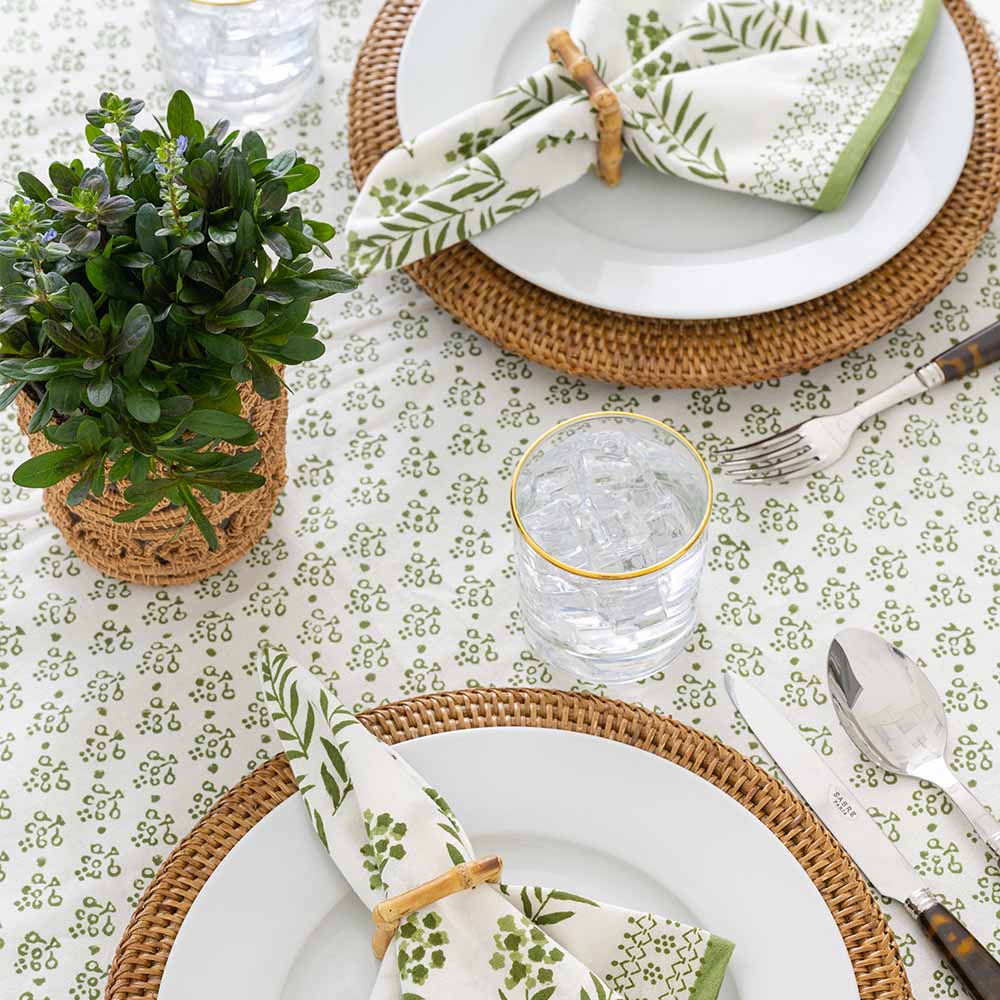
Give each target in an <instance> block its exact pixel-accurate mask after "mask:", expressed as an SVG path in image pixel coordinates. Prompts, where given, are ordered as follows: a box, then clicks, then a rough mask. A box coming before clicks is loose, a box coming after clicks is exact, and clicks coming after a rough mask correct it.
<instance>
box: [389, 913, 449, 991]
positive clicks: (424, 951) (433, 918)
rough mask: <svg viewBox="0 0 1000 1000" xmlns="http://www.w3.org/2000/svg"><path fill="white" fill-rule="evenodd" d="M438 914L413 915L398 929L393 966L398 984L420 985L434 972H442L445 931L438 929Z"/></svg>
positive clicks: (446, 938) (446, 934)
mask: <svg viewBox="0 0 1000 1000" xmlns="http://www.w3.org/2000/svg"><path fill="white" fill-rule="evenodd" d="M442 922H443V921H442V919H441V916H440V914H438V913H435V912H434V911H433V910H432V911H430V912H429V913H413V914H411V915H410V916H409V917H407V918H406V920H405V921H403V923H402V924H400V926H399V930H398V931H397V934H398V936H399V943H398V945H397V946H396V964H397V966H398V968H399V978H400V980H401V981H402V982H412V983H414V984H416V985H417V986H423V985H424V983H426V982H427V977H428V976H429V975H430V974H431V972H432V971H434V970H436V969H443V968H444V963H445V957H446V956H445V948H444V946H445V945H446V944H448V933H447V931H443V930H441V924H442Z"/></svg>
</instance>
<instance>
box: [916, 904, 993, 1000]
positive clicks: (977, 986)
mask: <svg viewBox="0 0 1000 1000" xmlns="http://www.w3.org/2000/svg"><path fill="white" fill-rule="evenodd" d="M917 919H918V920H919V921H920V926H921V927H923V929H924V933H925V934H926V935H927V936H928V937H929V938H930V939H931V940H932V941H933V942H934V944H935V945H936V946H937V948H938V950H939V951H940V952H941V954H942V955H944V957H945V958H946V959H947V960H948V962H949V964H950V965H951V967H952V968H953V969H954V970H955V972H956V973H957V974H958V977H959V979H961V980H962V982H963V983H964V984H965V988H966V989H967V990H968V991H969V995H970V996H971V997H973V998H974V1000H1000V962H997V960H996V959H995V958H994V957H993V956H992V955H991V954H990V953H989V952H988V951H987V950H986V949H985V948H984V947H983V945H981V944H980V943H979V941H977V940H976V938H975V937H973V936H972V934H970V933H969V931H968V930H967V929H966V928H965V926H964V925H963V924H962V923H961V922H960V921H959V920H958V919H957V918H956V917H955V915H954V914H953V913H952V912H951V911H950V910H949V909H948V908H947V907H946V906H944V905H943V904H942V903H937V902H935V903H932V904H931V905H930V906H928V907H927V908H926V909H925V910H922V911H921V912H920V913H919V914H918V916H917Z"/></svg>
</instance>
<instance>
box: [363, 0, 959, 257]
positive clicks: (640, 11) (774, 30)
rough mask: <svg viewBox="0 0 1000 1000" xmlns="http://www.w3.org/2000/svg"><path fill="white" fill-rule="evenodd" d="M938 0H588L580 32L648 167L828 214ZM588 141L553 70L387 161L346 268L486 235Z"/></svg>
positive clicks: (556, 177) (588, 117) (567, 84)
mask: <svg viewBox="0 0 1000 1000" xmlns="http://www.w3.org/2000/svg"><path fill="white" fill-rule="evenodd" d="M939 2H940V0H877V2H875V0H798V2H787V0H579V3H578V4H577V6H576V10H575V13H574V15H573V21H572V25H571V27H570V34H571V35H572V36H573V38H574V40H576V41H577V43H578V44H579V45H580V47H581V49H583V51H584V52H585V53H586V54H587V55H588V56H589V57H590V59H591V61H592V62H593V63H594V65H595V67H596V69H597V72H598V74H599V75H600V76H601V77H602V78H603V79H604V81H605V83H607V84H608V85H609V86H610V87H612V89H613V90H614V91H615V92H616V93H617V94H618V98H619V101H620V102H621V106H622V115H623V119H624V133H623V141H624V146H625V148H626V149H627V150H628V151H629V152H630V153H632V154H633V155H634V156H635V158H636V159H637V160H639V162H640V163H643V164H644V165H645V166H647V167H650V168H652V169H654V170H658V171H660V172H661V173H664V174H670V175H672V176H675V177H680V178H683V179H685V180H688V181H693V182H694V183H696V184H705V185H708V186H709V187H716V188H723V189H726V190H730V191H741V192H744V193H746V194H751V195H757V196H760V197H763V198H773V199H776V200H778V201H784V202H791V203H793V204H796V205H804V206H807V207H811V208H814V209H818V210H823V211H825V210H830V209H834V208H836V207H837V206H838V205H840V204H841V202H842V201H843V200H844V198H845V197H846V195H847V192H848V191H849V190H850V188H851V186H852V184H853V183H854V179H855V177H856V176H857V174H858V171H859V170H860V169H861V166H862V164H863V163H864V161H865V159H866V158H867V156H868V153H869V152H870V150H871V148H872V146H873V145H874V143H875V140H876V139H877V138H878V136H879V133H880V132H881V130H882V128H883V126H884V125H885V123H886V121H887V120H888V118H889V115H890V114H891V113H892V111H893V109H894V107H895V106H896V102H897V100H898V99H899V96H900V95H901V94H902V92H903V90H904V88H905V87H906V84H907V82H908V81H909V78H910V75H911V73H912V72H913V69H914V68H915V66H916V65H917V63H918V62H919V60H920V57H921V55H922V54H923V50H924V48H925V46H926V44H927V40H928V38H929V37H930V33H931V30H932V28H933V26H934V21H935V18H936V16H937V11H938V6H939ZM552 27H557V25H552ZM545 47H546V42H545V39H544V38H539V39H538V50H539V53H544V52H545ZM456 85H457V86H460V81H456ZM596 141H597V125H596V118H595V114H594V111H593V109H592V108H591V105H590V103H589V101H588V99H587V97H586V95H585V94H583V93H582V92H581V90H580V88H579V86H578V85H577V84H576V83H575V82H574V81H573V80H572V78H571V77H570V76H569V74H568V73H567V72H566V71H565V70H564V69H563V67H562V66H561V65H559V64H554V63H552V64H549V65H547V66H545V67H544V68H542V69H540V70H538V72H536V73H533V74H532V75H531V76H528V77H526V78H525V79H523V80H521V81H520V82H519V83H517V84H515V85H514V86H513V87H510V88H509V89H507V90H505V91H503V93H501V94H498V95H497V96H496V97H495V98H493V99H492V100H489V101H486V102H484V103H482V104H478V105H476V106H475V107H472V108H469V109H468V110H467V111H463V112H461V113H460V114H458V115H456V116H455V117H454V118H452V119H450V120H448V121H446V122H443V123H442V124H440V125H437V126H436V127H434V128H431V129H429V130H428V131H426V132H423V133H421V134H420V135H418V136H416V137H411V138H409V139H408V140H407V141H406V142H404V143H402V145H400V146H398V147H397V148H396V149H394V150H392V151H390V152H389V153H387V154H386V155H385V156H384V157H383V158H382V160H381V161H380V162H379V163H378V164H377V165H376V167H375V169H374V170H373V171H372V172H371V174H370V175H369V176H368V178H367V180H366V181H365V185H364V188H363V189H362V191H361V193H360V195H359V196H358V200H357V203H356V204H355V206H354V209H353V212H352V214H351V217H350V219H349V221H348V224H347V239H348V260H349V266H350V267H351V269H352V270H353V271H354V272H355V273H356V274H357V275H358V276H364V275H366V274H369V273H371V272H373V271H385V270H389V269H391V268H394V267H399V266H400V265H402V264H409V263H413V262H414V261H415V260H419V259H420V258H421V257H426V256H428V255H429V254H432V253H435V252H437V251H438V250H441V249H443V248H444V247H448V246H451V245H452V244H453V243H457V242H458V241H460V240H463V239H465V238H467V237H470V236H475V235H476V234H477V233H481V232H483V231H484V230H486V229H489V228H490V227H492V226H494V225H496V224H497V223H499V222H502V221H503V220H504V219H507V218H509V217H510V216H511V215H514V214H516V213H517V212H521V211H524V210H525V209H526V208H528V207H530V206H531V205H533V204H534V203H535V202H536V201H538V200H539V199H540V198H544V197H545V196H546V195H548V194H551V193H552V192H553V191H558V190H559V189H560V188H562V187H565V186H566V185H567V184H571V183H573V181H575V180H577V179H578V178H579V177H581V176H582V175H583V174H584V173H586V171H587V169H588V168H589V167H590V166H591V165H592V164H593V163H594V161H595V155H596V154H595V149H596ZM622 184H623V185H627V184H628V177H627V176H626V177H625V179H624V180H623V182H622ZM613 196H614V195H613V194H608V197H613Z"/></svg>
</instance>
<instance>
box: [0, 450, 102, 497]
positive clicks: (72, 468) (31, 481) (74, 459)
mask: <svg viewBox="0 0 1000 1000" xmlns="http://www.w3.org/2000/svg"><path fill="white" fill-rule="evenodd" d="M87 461H88V457H87V456H86V455H85V454H84V453H83V451H82V450H81V449H80V448H78V447H76V446H72V447H69V448H59V449H57V450H56V451H47V452H45V453H44V454H41V455H36V456H35V457H34V458H29V459H28V460H27V461H26V462H22V463H21V464H20V465H19V466H18V467H17V468H16V469H15V470H14V474H13V476H12V477H11V478H12V479H13V480H14V482H15V483H17V485H18V486H26V487H31V488H36V489H44V488H46V487H49V486H55V484H56V483H59V482H62V480H64V479H65V478H66V477H67V476H72V475H73V473H75V472H79V471H80V469H82V468H83V466H84V465H86V464H87Z"/></svg>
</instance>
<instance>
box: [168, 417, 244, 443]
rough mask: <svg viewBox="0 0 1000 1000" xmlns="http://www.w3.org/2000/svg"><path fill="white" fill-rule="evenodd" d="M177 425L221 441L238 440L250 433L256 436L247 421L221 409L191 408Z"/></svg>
mask: <svg viewBox="0 0 1000 1000" xmlns="http://www.w3.org/2000/svg"><path fill="white" fill-rule="evenodd" d="M179 426H180V427H181V428H183V429H184V430H187V431H191V432H192V433H194V434H204V435H205V436H206V437H210V438H218V439H220V440H222V441H236V442H238V441H240V440H243V439H245V438H246V436H247V435H248V434H250V433H253V434H254V437H255V438H256V432H255V431H254V429H253V426H252V425H251V424H250V422H249V421H247V420H244V419H243V418H242V417H238V416H236V415H235V414H232V413H224V412H223V411H222V410H192V411H191V412H190V413H188V414H187V416H185V417H184V418H183V419H182V420H181V422H180V425H179Z"/></svg>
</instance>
